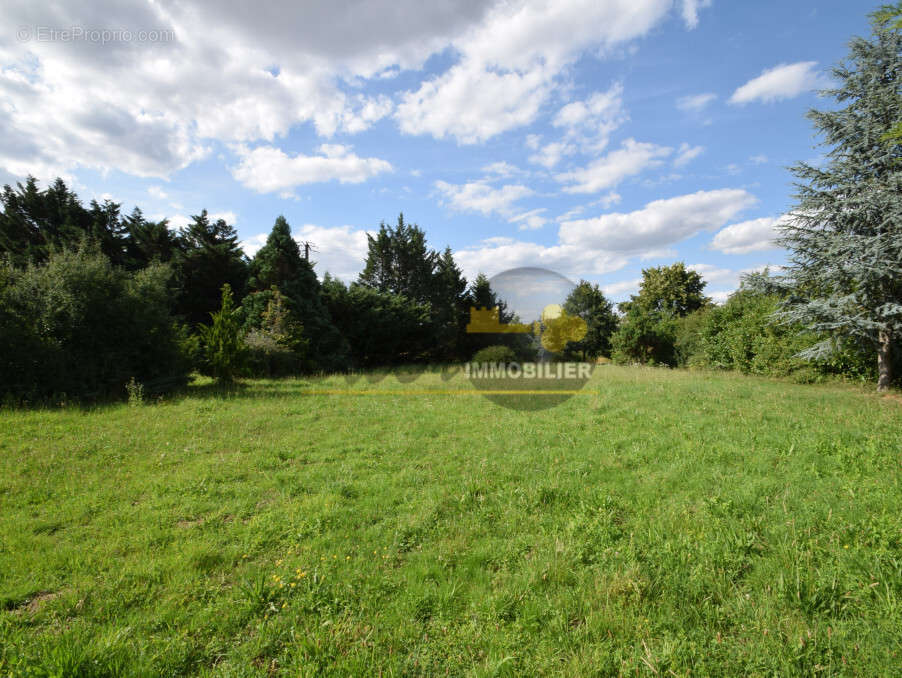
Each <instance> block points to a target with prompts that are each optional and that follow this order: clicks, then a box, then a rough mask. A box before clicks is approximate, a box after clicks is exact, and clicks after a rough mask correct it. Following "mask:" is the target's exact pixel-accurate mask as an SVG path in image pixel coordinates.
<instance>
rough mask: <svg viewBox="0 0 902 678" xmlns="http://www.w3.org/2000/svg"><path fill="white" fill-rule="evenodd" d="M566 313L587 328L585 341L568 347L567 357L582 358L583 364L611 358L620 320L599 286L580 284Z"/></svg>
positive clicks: (581, 281) (568, 299)
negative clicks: (581, 321) (591, 360)
mask: <svg viewBox="0 0 902 678" xmlns="http://www.w3.org/2000/svg"><path fill="white" fill-rule="evenodd" d="M564 312H565V313H567V314H568V315H571V316H579V317H580V318H582V319H583V320H584V321H585V322H586V328H587V331H586V336H585V337H584V338H583V339H582V340H580V341H576V342H570V343H569V344H567V346H566V348H565V350H564V355H565V357H567V358H572V357H573V356H576V355H579V356H580V357H581V358H582V360H588V359H595V358H597V357H598V356H601V355H606V356H610V355H611V335H612V334H613V333H614V332H615V331H616V330H617V316H616V315H615V313H614V307H613V305H612V304H611V302H610V301H608V300H607V299H606V298H605V296H604V294H603V293H602V291H601V290H600V289H599V288H598V285H593V284H591V283H589V282H587V281H585V280H580V281H579V284H578V285H577V286H576V287H574V288H573V290H572V291H571V292H570V294H569V295H568V296H567V300H566V301H565V302H564Z"/></svg>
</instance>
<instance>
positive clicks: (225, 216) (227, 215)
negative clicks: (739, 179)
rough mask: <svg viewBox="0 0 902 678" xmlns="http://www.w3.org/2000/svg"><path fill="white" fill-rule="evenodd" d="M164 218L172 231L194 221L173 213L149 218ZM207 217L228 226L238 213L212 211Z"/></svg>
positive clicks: (231, 224) (264, 240)
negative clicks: (221, 221)
mask: <svg viewBox="0 0 902 678" xmlns="http://www.w3.org/2000/svg"><path fill="white" fill-rule="evenodd" d="M164 218H165V219H166V220H167V221H168V222H169V223H168V226H169V228H170V229H171V230H174V231H177V230H179V229H181V228H185V227H186V226H188V224H191V223H193V222H194V220H193V219H192V218H191V217H189V216H187V215H185V214H173V215H172V216H166V217H164V216H162V215H154V216H153V217H151V219H152V220H154V221H159V220H162V219H164ZM207 218H208V219H209V220H210V222H211V223H213V222H216V221H219V220H220V219H222V220H223V221H224V222H226V223H227V224H229V225H230V226H234V225H235V222H236V221H237V220H238V215H237V214H235V213H234V212H214V213H212V214H207ZM263 242H264V243H265V242H266V237H265V236H264V238H263ZM245 251H246V250H245Z"/></svg>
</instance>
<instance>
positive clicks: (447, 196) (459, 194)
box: [435, 179, 532, 216]
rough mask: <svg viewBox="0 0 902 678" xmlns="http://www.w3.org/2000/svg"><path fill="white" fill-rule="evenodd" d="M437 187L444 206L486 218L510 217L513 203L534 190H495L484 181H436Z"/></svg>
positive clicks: (507, 187)
mask: <svg viewBox="0 0 902 678" xmlns="http://www.w3.org/2000/svg"><path fill="white" fill-rule="evenodd" d="M435 187H436V188H437V189H438V190H439V191H440V192H441V193H442V195H443V196H444V201H443V203H442V204H444V205H447V206H448V207H450V208H451V209H453V210H457V211H458V212H479V213H480V214H483V215H485V216H489V215H491V214H493V213H497V214H501V215H510V213H511V206H512V205H513V203H515V202H516V201H517V200H520V199H521V198H525V197H526V196H528V195H532V190H531V189H529V188H527V187H526V186H523V185H521V184H508V185H505V186H502V187H501V188H494V187H493V186H491V185H490V184H489V183H488V182H486V181H485V180H484V179H483V180H480V181H471V182H469V183H466V184H449V183H448V182H446V181H436V182H435Z"/></svg>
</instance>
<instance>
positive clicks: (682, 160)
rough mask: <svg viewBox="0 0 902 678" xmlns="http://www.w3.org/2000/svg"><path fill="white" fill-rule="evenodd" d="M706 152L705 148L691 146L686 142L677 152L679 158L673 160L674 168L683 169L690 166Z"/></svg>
mask: <svg viewBox="0 0 902 678" xmlns="http://www.w3.org/2000/svg"><path fill="white" fill-rule="evenodd" d="M704 152H705V147H704V146H690V145H689V144H687V143H685V142H684V143H682V144H680V148H679V150H677V157H676V158H674V160H673V166H674V167H683V166H685V165H688V164H689V163H690V162H692V161H693V160H695V159H696V158H697V157H698V156H700V155H701V154H702V153H704Z"/></svg>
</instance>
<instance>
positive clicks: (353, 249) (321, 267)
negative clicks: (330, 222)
mask: <svg viewBox="0 0 902 678" xmlns="http://www.w3.org/2000/svg"><path fill="white" fill-rule="evenodd" d="M294 233H295V235H294V237H295V240H297V241H298V242H299V243H304V242H305V241H309V242H311V243H313V245H314V246H315V248H316V249H315V250H314V251H313V252H311V253H310V259H311V261H313V262H314V263H315V268H316V271H317V273H319V275H320V276H322V275H323V274H325V273H326V272H327V271H328V272H329V273H331V274H332V275H333V276H335V277H336V278H341V279H342V280H345V281H351V280H356V279H357V275H358V274H359V273H360V271H362V270H363V265H364V262H365V261H366V254H367V249H368V247H367V237H366V235H367V231H365V230H363V229H360V228H355V227H353V226H337V227H333V228H329V227H325V226H315V225H313V224H305V225H304V226H301V227H300V228H299V229H295V230H294Z"/></svg>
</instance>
